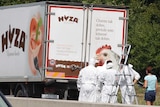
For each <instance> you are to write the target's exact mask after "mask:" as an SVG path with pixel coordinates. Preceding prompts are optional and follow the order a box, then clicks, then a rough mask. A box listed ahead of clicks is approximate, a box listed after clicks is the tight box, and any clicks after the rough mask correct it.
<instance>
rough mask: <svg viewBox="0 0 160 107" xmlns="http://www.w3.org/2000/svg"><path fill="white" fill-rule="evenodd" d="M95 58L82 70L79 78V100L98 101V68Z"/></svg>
mask: <svg viewBox="0 0 160 107" xmlns="http://www.w3.org/2000/svg"><path fill="white" fill-rule="evenodd" d="M95 63H96V61H95V59H94V58H92V59H90V61H89V65H88V66H86V67H84V68H83V69H81V70H80V72H79V75H78V79H77V88H78V90H79V98H78V101H85V102H96V97H97V94H96V83H97V71H96V70H97V69H96V67H95Z"/></svg>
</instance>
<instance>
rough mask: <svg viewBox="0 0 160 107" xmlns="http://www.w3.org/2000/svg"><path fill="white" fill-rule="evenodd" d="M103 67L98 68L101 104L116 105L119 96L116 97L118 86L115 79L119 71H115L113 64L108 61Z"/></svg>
mask: <svg viewBox="0 0 160 107" xmlns="http://www.w3.org/2000/svg"><path fill="white" fill-rule="evenodd" d="M104 64H105V65H103V66H102V67H99V68H98V67H97V69H98V72H99V73H101V74H100V75H99V76H98V80H99V84H100V85H99V86H101V96H100V102H103V103H116V102H117V96H116V95H115V91H116V85H115V83H114V82H115V79H116V74H117V71H116V70H115V69H113V68H112V67H113V63H112V62H108V61H106V62H105V63H104Z"/></svg>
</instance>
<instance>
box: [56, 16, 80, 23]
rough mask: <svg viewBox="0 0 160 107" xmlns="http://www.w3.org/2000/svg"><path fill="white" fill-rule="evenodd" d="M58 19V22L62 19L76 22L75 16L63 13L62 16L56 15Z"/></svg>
mask: <svg viewBox="0 0 160 107" xmlns="http://www.w3.org/2000/svg"><path fill="white" fill-rule="evenodd" d="M58 21H59V22H61V21H62V22H63V21H69V22H76V23H78V18H76V17H73V16H66V15H64V16H61V17H58Z"/></svg>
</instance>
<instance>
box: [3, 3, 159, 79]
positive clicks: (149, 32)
mask: <svg viewBox="0 0 160 107" xmlns="http://www.w3.org/2000/svg"><path fill="white" fill-rule="evenodd" d="M39 1H45V0H0V6H5V5H13V4H21V3H31V2H39ZM50 1H51V0H50ZM54 1H64V2H80V3H92V4H105V5H110V6H112V5H113V6H129V25H128V44H131V46H132V48H131V52H130V54H129V59H128V63H131V64H133V65H134V69H135V70H136V71H138V72H139V73H140V75H141V81H143V78H144V76H145V68H146V67H147V66H148V65H153V67H154V73H155V74H156V75H157V77H158V79H159V80H160V43H159V41H160V0H54Z"/></svg>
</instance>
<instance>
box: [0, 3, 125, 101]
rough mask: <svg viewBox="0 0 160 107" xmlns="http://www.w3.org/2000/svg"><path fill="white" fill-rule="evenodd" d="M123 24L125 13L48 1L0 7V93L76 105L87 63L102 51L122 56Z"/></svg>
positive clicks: (106, 8) (112, 9)
mask: <svg viewBox="0 0 160 107" xmlns="http://www.w3.org/2000/svg"><path fill="white" fill-rule="evenodd" d="M127 19H128V7H113V6H105V5H90V4H80V3H67V2H53V1H47V2H36V3H29V4H19V5H12V6H2V7H0V25H1V27H0V90H1V91H2V92H3V93H4V94H6V95H14V96H17V97H18V96H24V97H44V96H45V95H56V97H57V98H59V99H77V98H78V91H77V87H76V80H77V77H78V74H79V71H80V69H81V68H83V67H84V66H86V65H87V62H88V60H89V59H90V58H92V57H98V55H99V53H101V50H102V49H103V48H105V49H109V50H111V51H112V52H113V53H115V55H114V56H120V55H121V52H122V51H123V47H118V45H119V44H120V45H125V44H126V43H127V30H128V29H127V23H128V22H127ZM110 57H112V56H110ZM115 63H116V62H115ZM43 95H44V96H43Z"/></svg>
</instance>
